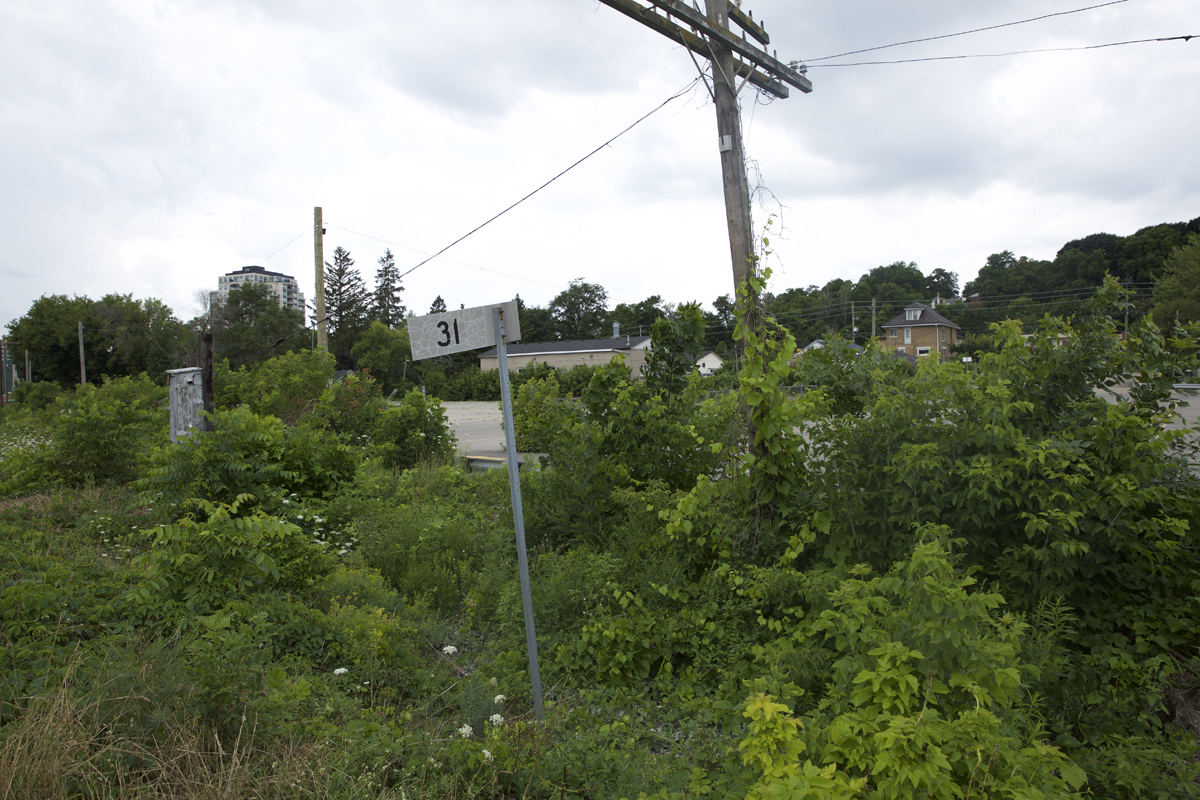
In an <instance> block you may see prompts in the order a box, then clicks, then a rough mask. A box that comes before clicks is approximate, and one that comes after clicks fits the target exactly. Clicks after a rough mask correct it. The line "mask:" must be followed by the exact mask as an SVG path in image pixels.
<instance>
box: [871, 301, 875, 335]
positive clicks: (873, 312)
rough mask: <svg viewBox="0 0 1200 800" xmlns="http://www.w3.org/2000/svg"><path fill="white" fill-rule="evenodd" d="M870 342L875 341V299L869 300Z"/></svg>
mask: <svg viewBox="0 0 1200 800" xmlns="http://www.w3.org/2000/svg"><path fill="white" fill-rule="evenodd" d="M871 341H872V342H873V341H875V298H874V297H872V298H871Z"/></svg>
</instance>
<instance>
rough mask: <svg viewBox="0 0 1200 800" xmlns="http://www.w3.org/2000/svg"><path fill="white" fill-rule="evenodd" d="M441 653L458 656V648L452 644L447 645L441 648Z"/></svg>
mask: <svg viewBox="0 0 1200 800" xmlns="http://www.w3.org/2000/svg"><path fill="white" fill-rule="evenodd" d="M442 652H443V653H445V654H446V655H448V656H454V655H458V648H457V647H455V646H454V645H452V644H448V645H446V646H445V647H443V648H442Z"/></svg>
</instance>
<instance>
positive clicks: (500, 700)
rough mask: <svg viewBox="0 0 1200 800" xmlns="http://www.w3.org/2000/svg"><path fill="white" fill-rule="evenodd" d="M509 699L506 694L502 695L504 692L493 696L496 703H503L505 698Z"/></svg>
mask: <svg viewBox="0 0 1200 800" xmlns="http://www.w3.org/2000/svg"><path fill="white" fill-rule="evenodd" d="M507 699H508V698H507V697H505V696H504V695H502V694H498V695H496V696H495V697H493V698H492V702H493V703H495V704H496V705H500V704H501V703H503V702H504V701H505V700H507Z"/></svg>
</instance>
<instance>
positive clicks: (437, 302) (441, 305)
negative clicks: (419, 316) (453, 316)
mask: <svg viewBox="0 0 1200 800" xmlns="http://www.w3.org/2000/svg"><path fill="white" fill-rule="evenodd" d="M429 313H430V314H445V313H446V301H445V300H443V299H442V296H441V295H440V294H439V295H438V296H437V297H435V298H433V305H431V306H430V307H429Z"/></svg>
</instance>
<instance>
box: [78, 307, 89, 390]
mask: <svg viewBox="0 0 1200 800" xmlns="http://www.w3.org/2000/svg"><path fill="white" fill-rule="evenodd" d="M79 385H80V386H87V363H86V362H85V361H84V358H83V323H82V322H80V323H79Z"/></svg>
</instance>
